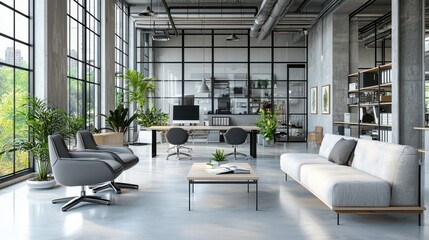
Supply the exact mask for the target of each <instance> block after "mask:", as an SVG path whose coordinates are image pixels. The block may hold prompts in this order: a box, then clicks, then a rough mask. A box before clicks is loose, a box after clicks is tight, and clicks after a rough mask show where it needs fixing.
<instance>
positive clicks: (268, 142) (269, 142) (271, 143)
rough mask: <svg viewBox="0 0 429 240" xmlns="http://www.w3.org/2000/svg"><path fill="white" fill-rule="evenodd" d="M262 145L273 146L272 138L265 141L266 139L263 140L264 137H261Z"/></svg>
mask: <svg viewBox="0 0 429 240" xmlns="http://www.w3.org/2000/svg"><path fill="white" fill-rule="evenodd" d="M263 142H264V143H263V146H264V147H273V146H274V140H271V141H267V140H265V138H263Z"/></svg>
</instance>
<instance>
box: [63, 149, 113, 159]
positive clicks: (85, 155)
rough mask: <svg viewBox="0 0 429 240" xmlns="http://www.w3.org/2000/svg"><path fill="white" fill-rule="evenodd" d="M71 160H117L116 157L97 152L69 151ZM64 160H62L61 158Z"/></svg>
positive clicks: (107, 153) (111, 154)
mask: <svg viewBox="0 0 429 240" xmlns="http://www.w3.org/2000/svg"><path fill="white" fill-rule="evenodd" d="M69 153H70V156H71V159H76V158H82V159H90V160H93V159H97V160H99V159H107V160H117V158H119V156H118V155H116V154H114V153H111V152H105V151H98V150H82V151H71V152H69ZM63 159H64V158H63Z"/></svg>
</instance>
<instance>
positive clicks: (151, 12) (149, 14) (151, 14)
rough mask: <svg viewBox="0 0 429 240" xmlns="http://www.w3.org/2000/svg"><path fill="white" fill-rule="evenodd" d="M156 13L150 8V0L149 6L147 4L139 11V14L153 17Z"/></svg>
mask: <svg viewBox="0 0 429 240" xmlns="http://www.w3.org/2000/svg"><path fill="white" fill-rule="evenodd" d="M155 15H156V13H155V12H154V11H153V10H152V0H150V7H149V6H147V8H146V9H145V10H143V12H141V13H139V16H146V17H153V16H155Z"/></svg>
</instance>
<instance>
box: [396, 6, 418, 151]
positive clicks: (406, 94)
mask: <svg viewBox="0 0 429 240" xmlns="http://www.w3.org/2000/svg"><path fill="white" fill-rule="evenodd" d="M424 9H425V8H424V1H423V0H410V1H400V0H393V1H392V66H393V67H392V98H393V99H392V100H393V105H392V114H393V126H392V130H393V132H392V135H393V142H394V143H399V144H407V145H411V146H413V147H422V134H421V131H416V130H413V127H416V126H423V123H424V104H423V96H424V95H423V93H424V44H423V43H424V16H425V15H424Z"/></svg>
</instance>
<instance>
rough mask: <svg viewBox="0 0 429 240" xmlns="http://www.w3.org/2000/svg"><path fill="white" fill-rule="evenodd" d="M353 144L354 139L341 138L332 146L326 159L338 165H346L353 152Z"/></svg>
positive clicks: (354, 142)
mask: <svg viewBox="0 0 429 240" xmlns="http://www.w3.org/2000/svg"><path fill="white" fill-rule="evenodd" d="M355 146H356V141H355V140H353V139H351V140H346V139H344V138H341V139H340V140H339V141H338V142H337V143H336V144H335V145H334V147H333V148H332V151H331V153H330V154H329V157H328V160H329V161H331V162H333V163H336V164H339V165H347V162H348V161H349V158H350V155H351V154H352V153H353V150H354V149H355Z"/></svg>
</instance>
